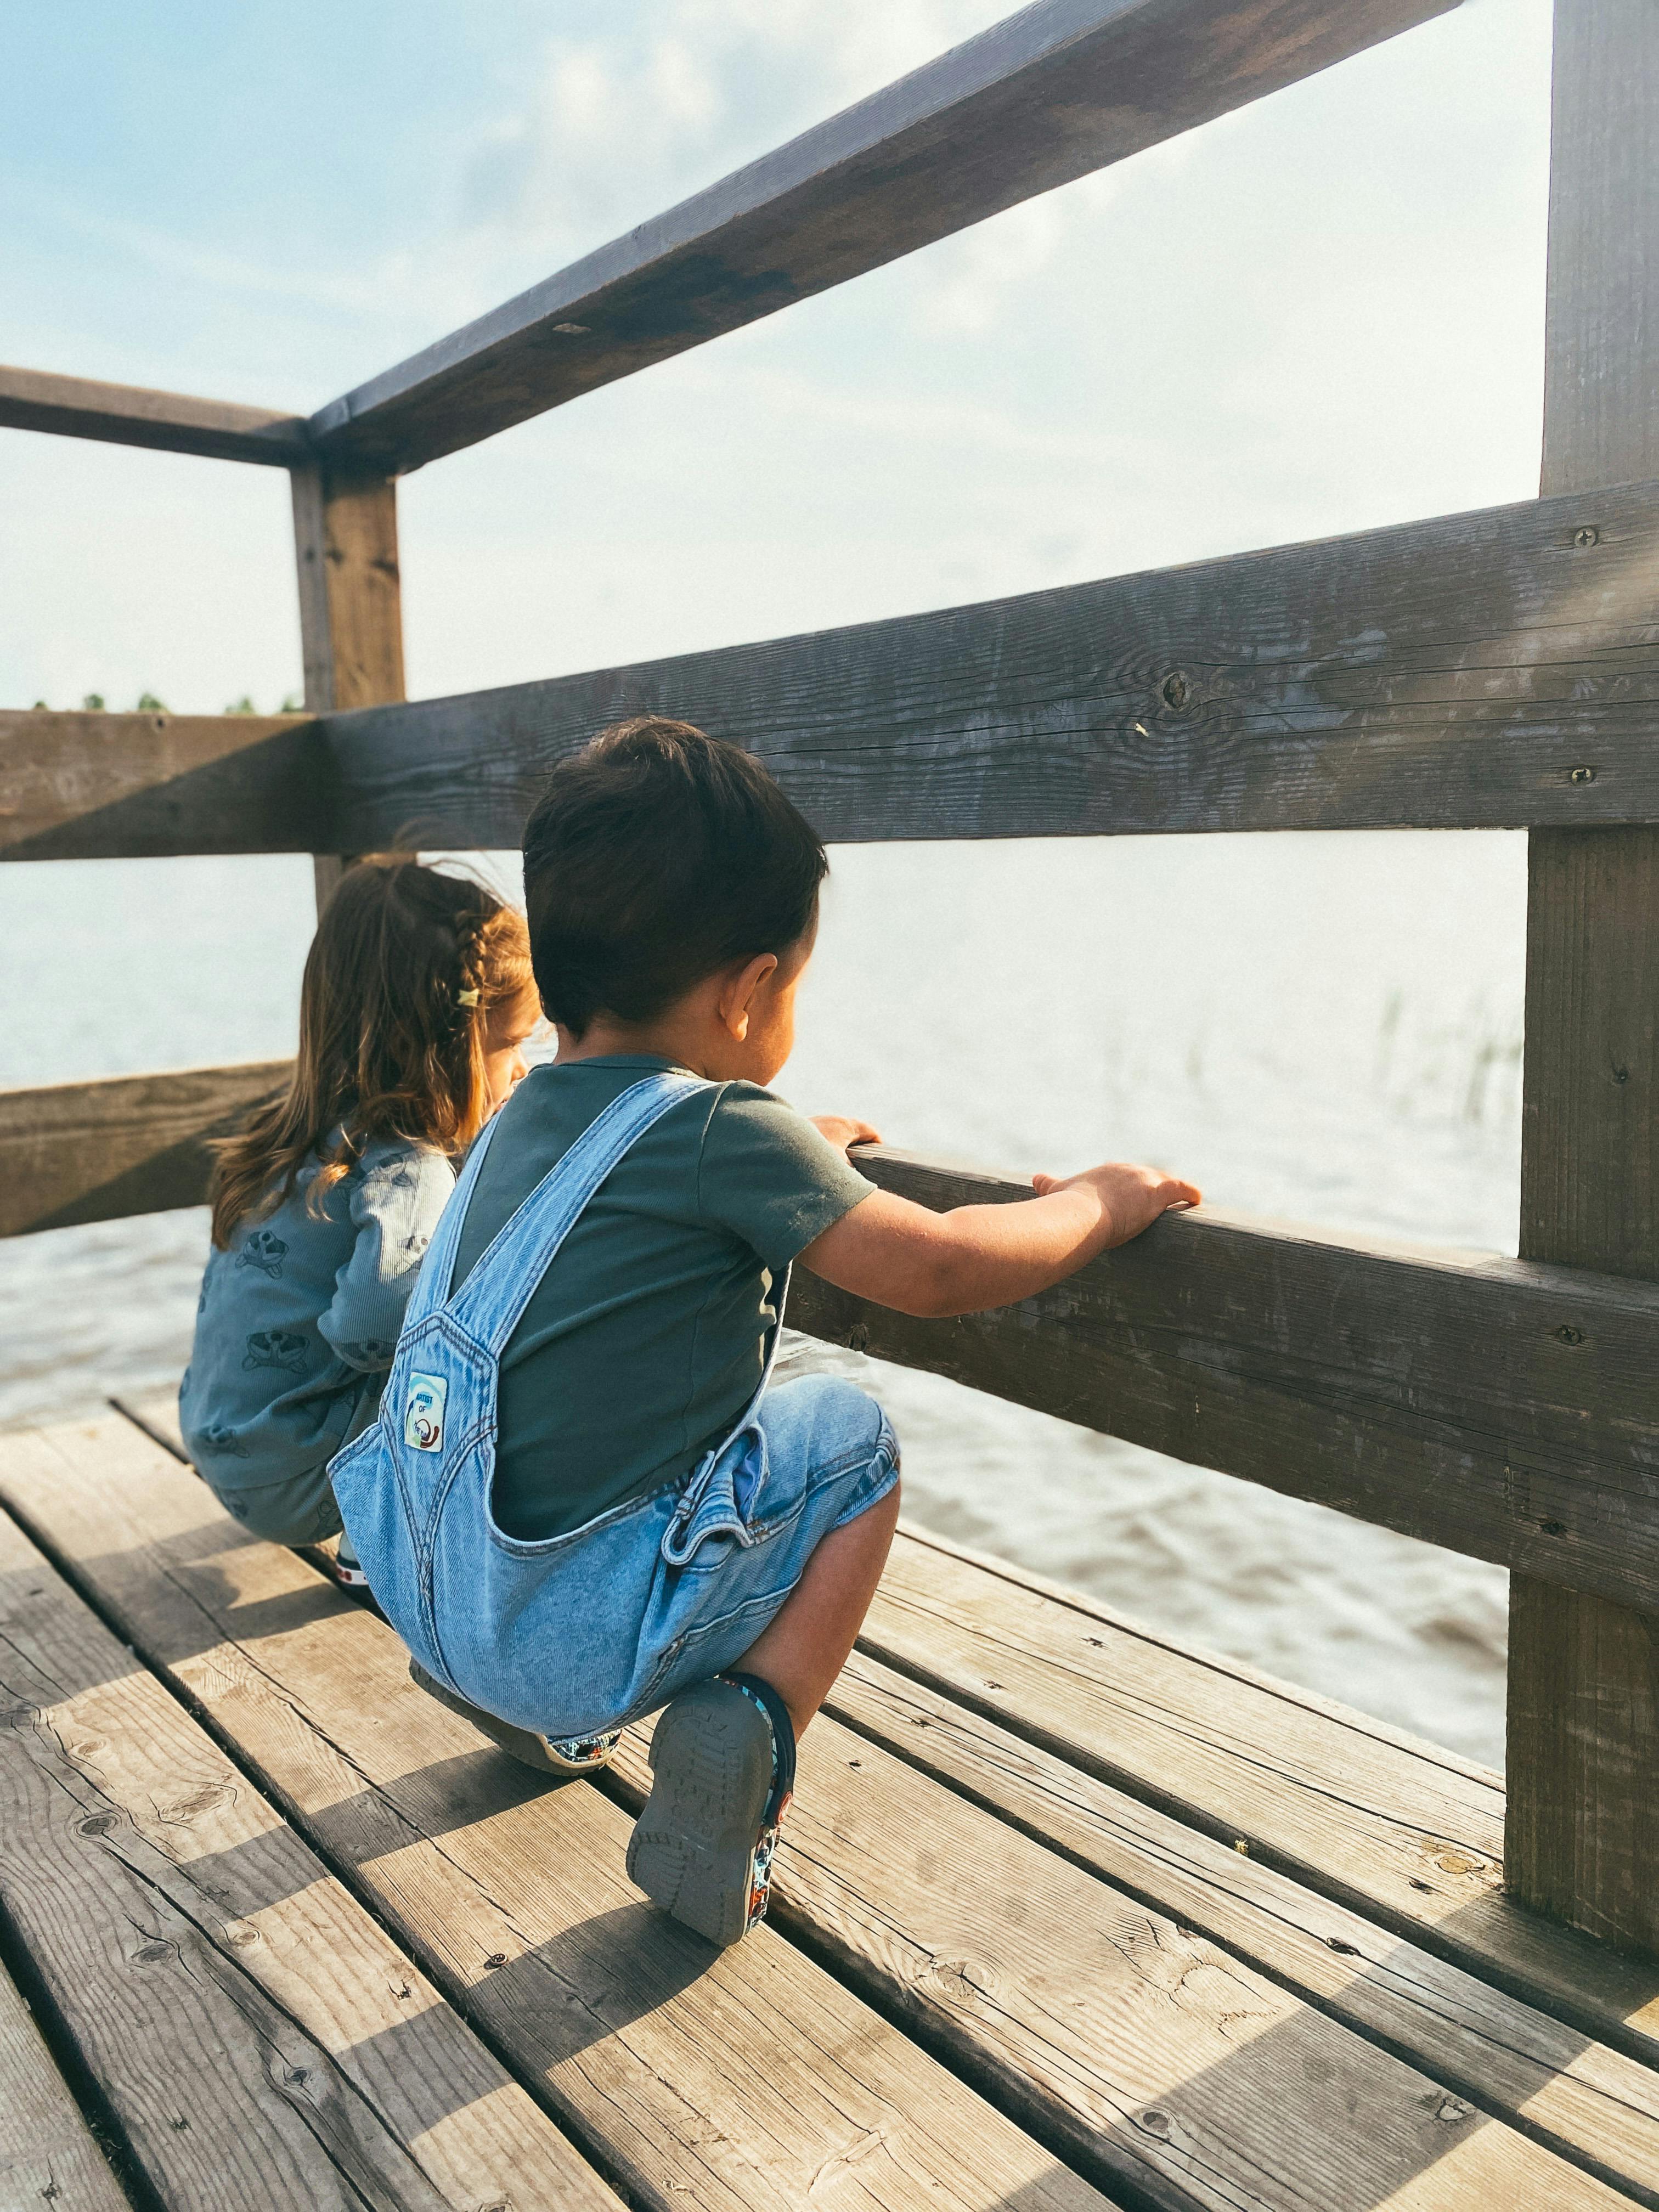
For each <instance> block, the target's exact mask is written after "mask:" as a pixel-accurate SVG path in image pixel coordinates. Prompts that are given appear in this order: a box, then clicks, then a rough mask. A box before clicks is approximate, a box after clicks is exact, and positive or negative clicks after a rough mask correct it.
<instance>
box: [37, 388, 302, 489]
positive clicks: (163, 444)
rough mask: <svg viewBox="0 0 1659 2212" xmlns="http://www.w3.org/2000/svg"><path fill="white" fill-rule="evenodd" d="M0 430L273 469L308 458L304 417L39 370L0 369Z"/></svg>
mask: <svg viewBox="0 0 1659 2212" xmlns="http://www.w3.org/2000/svg"><path fill="white" fill-rule="evenodd" d="M0 428H7V429H12V430H46V431H51V432H52V433H53V434H54V435H57V436H58V437H61V438H96V439H100V440H101V441H103V442H104V443H105V444H106V445H112V446H149V447H155V448H156V449H157V450H159V451H161V452H162V453H199V454H203V455H204V456H205V457H206V458H208V459H210V460H220V461H263V462H264V463H266V464H267V465H270V466H271V467H274V468H292V467H294V466H295V465H297V464H299V463H301V462H304V461H307V460H308V459H311V457H312V448H311V441H310V437H309V435H308V434H307V428H306V423H305V418H304V416H299V415H283V414H279V413H277V412H276V410H273V409H271V408H269V407H243V406H239V405H236V404H234V403H233V402H231V401H228V400H224V399H194V398H188V397H186V396H185V394H184V393H183V392H149V391H145V390H144V389H143V388H142V387H141V386H137V385H132V384H95V383H94V382H93V380H91V379H90V378H89V377H84V376H54V375H52V374H50V373H49V372H48V371H46V370H45V369H39V368H3V367H0Z"/></svg>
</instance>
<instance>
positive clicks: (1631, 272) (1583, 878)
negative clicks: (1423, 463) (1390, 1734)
mask: <svg viewBox="0 0 1659 2212" xmlns="http://www.w3.org/2000/svg"><path fill="white" fill-rule="evenodd" d="M1555 39H1556V46H1555V67H1554V78H1553V82H1554V91H1553V115H1552V124H1551V182H1550V247H1549V286H1548V294H1547V317H1546V342H1545V406H1544V468H1543V489H1544V490H1545V491H1546V492H1547V493H1553V492H1566V493H1570V494H1574V495H1579V494H1582V495H1583V496H1584V497H1585V499H1586V501H1587V502H1588V501H1594V500H1595V499H1596V498H1598V497H1600V496H1601V486H1603V485H1605V484H1608V483H1619V482H1622V481H1624V480H1626V479H1627V478H1629V477H1635V476H1644V475H1647V474H1648V473H1650V471H1653V470H1655V469H1659V402H1656V398H1655V392H1656V386H1659V17H1656V15H1655V12H1654V10H1653V9H1651V8H1650V7H1646V6H1644V5H1643V4H1642V0H1558V5H1557V8H1556V16H1555ZM1521 1183H1522V1198H1521V1220H1522V1229H1521V1236H1522V1243H1521V1249H1522V1251H1523V1252H1524V1253H1526V1254H1528V1255H1529V1256H1531V1257H1534V1258H1536V1259H1541V1260H1559V1261H1569V1262H1571V1263H1572V1264H1573V1265H1575V1266H1577V1267H1595V1268H1599V1269H1601V1270H1604V1271H1605V1272H1607V1273H1613V1274H1629V1275H1637V1276H1642V1277H1646V1278H1653V1277H1656V1276H1659V830H1656V829H1627V830H1623V831H1619V832H1613V831H1608V830H1601V831H1599V832H1594V833H1592V832H1590V831H1589V830H1584V829H1550V830H1549V831H1548V832H1547V833H1541V834H1537V835H1534V838H1533V841H1532V845H1531V851H1530V866H1529V879H1528V929H1527V1050H1526V1062H1525V1071H1524V1085H1523V1110H1522V1170H1521ZM1621 1595H1622V1594H1621V1593H1619V1592H1612V1593H1607V1592H1600V1593H1595V1594H1587V1593H1584V1592H1576V1593H1569V1592H1566V1591H1564V1590H1562V1589H1559V1587H1552V1586H1550V1585H1548V1584H1547V1583H1544V1582H1541V1581H1539V1580H1536V1579H1534V1577H1532V1576H1531V1575H1529V1574H1528V1575H1522V1576H1520V1577H1517V1578H1516V1581H1515V1582H1514V1583H1513V1584H1512V1585H1511V1588H1510V1711H1509V1764H1510V1834H1509V1870H1510V1881H1511V1883H1512V1884H1513V1886H1514V1888H1515V1893H1516V1896H1517V1897H1520V1898H1522V1899H1525V1900H1526V1901H1527V1902H1528V1903H1529V1904H1532V1905H1538V1906H1541V1907H1542V1908H1543V1909H1544V1910H1545V1911H1550V1912H1554V1913H1559V1915H1561V1917H1563V1918H1565V1919H1567V1920H1570V1921H1571V1922H1573V1923H1575V1925H1577V1926H1578V1927H1582V1928H1588V1929H1591V1930H1592V1931H1593V1932H1594V1933H1595V1934H1596V1935H1598V1936H1605V1937H1607V1938H1608V1939H1609V1940H1611V1941H1613V1942H1620V1943H1625V1944H1630V1945H1634V1946H1638V1947H1640V1948H1643V1949H1644V1950H1646V1951H1648V1952H1650V1953H1653V1954H1659V1820H1656V1818H1655V1808H1656V1806H1659V1607H1656V1606H1655V1605H1654V1603H1653V1601H1651V1600H1647V1601H1644V1604H1643V1607H1642V1609H1641V1610H1639V1611H1637V1610H1632V1608H1631V1607H1630V1606H1629V1605H1628V1604H1626V1603H1611V1602H1608V1599H1609V1597H1613V1598H1617V1597H1620V1596H1621Z"/></svg>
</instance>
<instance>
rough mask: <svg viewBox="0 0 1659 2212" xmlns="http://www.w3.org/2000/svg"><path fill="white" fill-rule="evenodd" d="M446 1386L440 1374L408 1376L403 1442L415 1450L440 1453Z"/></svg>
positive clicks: (447, 1392)
mask: <svg viewBox="0 0 1659 2212" xmlns="http://www.w3.org/2000/svg"><path fill="white" fill-rule="evenodd" d="M448 1395H449V1385H448V1383H447V1382H446V1381H445V1380H444V1378H443V1376H441V1375H411V1376H410V1378H409V1397H408V1400H407V1401H406V1402H405V1404H404V1443H406V1444H408V1445H410V1447H411V1448H412V1449H414V1450H416V1451H441V1449H443V1441H444V1401H445V1399H446V1398H447V1397H448Z"/></svg>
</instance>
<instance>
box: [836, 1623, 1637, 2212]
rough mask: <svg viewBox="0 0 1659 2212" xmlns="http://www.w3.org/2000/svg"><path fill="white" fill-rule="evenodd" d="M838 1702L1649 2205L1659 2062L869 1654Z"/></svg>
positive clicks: (885, 1741)
mask: <svg viewBox="0 0 1659 2212" xmlns="http://www.w3.org/2000/svg"><path fill="white" fill-rule="evenodd" d="M826 1710H827V1711H829V1713H830V1714H831V1715H832V1716H833V1717H835V1718H836V1719H837V1720H840V1721H842V1722H844V1723H846V1724H847V1725H848V1727H849V1728H850V1729H854V1730H855V1731H856V1732H857V1733H858V1734H859V1735H862V1736H867V1737H869V1739H870V1740H871V1741H872V1742H874V1743H878V1744H880V1745H881V1746H883V1747H884V1748H885V1749H886V1750H888V1751H890V1752H893V1753H896V1755H897V1756H898V1757H899V1758H901V1759H904V1760H905V1761H906V1762H907V1763H908V1765H912V1766H915V1767H917V1768H919V1769H920V1770H921V1771H922V1772H923V1773H925V1774H929V1775H932V1776H933V1777H934V1778H936V1779H938V1780H939V1781H942V1782H944V1783H945V1784H948V1785H949V1786H950V1787H951V1788H952V1789H955V1790H960V1791H961V1792H963V1795H965V1796H967V1797H969V1799H970V1800H971V1801H972V1802H974V1803H975V1804H976V1805H981V1806H984V1807H985V1808H987V1809H988V1810H991V1811H994V1812H995V1813H996V1814H999V1815H1000V1817H1001V1818H1002V1819H1004V1820H1010V1821H1012V1823H1013V1824H1014V1826H1017V1827H1018V1828H1020V1829H1021V1830H1023V1832H1024V1833H1025V1834H1027V1835H1029V1836H1032V1837H1034V1838H1036V1840H1037V1841H1038V1842H1040V1843H1042V1844H1046V1845H1047V1846H1048V1848H1050V1849H1051V1850H1057V1851H1059V1852H1060V1853H1061V1854H1062V1855H1063V1856H1064V1857H1067V1858H1069V1859H1071V1860H1072V1861H1073V1863H1074V1864H1076V1865H1079V1866H1082V1867H1085V1868H1086V1869H1088V1870H1089V1871H1090V1872H1091V1873H1094V1874H1097V1875H1100V1876H1101V1877H1102V1878H1103V1880H1105V1881H1110V1882H1112V1883H1114V1884H1115V1885H1116V1886H1117V1887H1120V1888H1121V1889H1122V1890H1123V1891H1124V1892H1125V1893H1127V1894H1128V1895H1129V1896H1131V1897H1133V1898H1136V1899H1139V1901H1140V1902H1141V1903H1142V1904H1144V1905H1152V1906H1153V1907H1154V1908H1155V1909H1156V1910H1157V1911H1159V1912H1162V1913H1166V1914H1167V1915H1168V1916H1169V1917H1170V1919H1172V1920H1173V1921H1174V1922H1175V1923H1176V1925H1177V1926H1178V1927H1180V1928H1182V1929H1195V1930H1196V1931H1197V1932H1198V1934H1199V1935H1200V1936H1207V1937H1209V1938H1211V1939H1212V1940H1213V1941H1214V1942H1218V1943H1220V1944H1222V1945H1224V1946H1225V1947H1226V1948H1227V1949H1228V1950H1230V1951H1231V1952H1232V1953H1233V1954H1235V1955H1236V1956H1237V1957H1238V1958H1241V1959H1243V1960H1245V1961H1246V1962H1247V1963H1248V1964H1249V1965H1250V1966H1255V1967H1258V1968H1260V1969H1261V1971H1262V1972H1265V1973H1267V1975H1268V1976H1269V1977H1270V1978H1272V1979H1273V1980H1274V1981H1276V1982H1279V1983H1281V1984H1284V1985H1285V1987H1287V1988H1289V1989H1292V1990H1296V1991H1297V1993H1298V1994H1299V1995H1301V1996H1304V1997H1306V1998H1307V1999H1308V2000H1309V2001H1310V2002H1312V2003H1314V2004H1316V2005H1317V2006H1318V2007H1319V2008H1321V2009H1322V2010H1323V2011H1327V2012H1328V2013H1330V2014H1331V2015H1333V2016H1334V2018H1335V2019H1337V2020H1340V2021H1344V2022H1345V2023H1346V2025H1347V2026H1349V2027H1352V2028H1355V2029H1357V2030H1358V2032H1359V2033H1361V2034H1363V2035H1365V2036H1367V2037H1370V2038H1371V2039H1374V2040H1375V2041H1376V2042H1378V2043H1381V2044H1382V2045H1383V2047H1384V2048H1385V2049H1388V2050H1391V2051H1394V2052H1395V2054H1396V2055H1397V2056H1399V2057H1402V2058H1404V2059H1406V2060H1407V2062H1408V2063H1411V2064H1413V2065H1415V2066H1418V2067H1420V2068H1422V2069H1425V2071H1426V2072H1428V2073H1430V2074H1431V2075H1433V2076H1434V2077H1435V2079H1436V2080H1437V2081H1443V2082H1445V2083H1446V2084H1447V2086H1448V2087H1450V2088H1451V2089H1453V2090H1454V2091H1455V2093H1457V2094H1458V2095H1459V2096H1460V2097H1464V2098H1467V2099H1468V2100H1470V2101H1471V2102H1472V2103H1474V2104H1475V2105H1477V2106H1480V2107H1481V2108H1482V2109H1483V2110H1485V2111H1487V2112H1493V2113H1495V2114H1496V2115H1497V2116H1498V2118H1503V2119H1505V2120H1508V2121H1510V2122H1511V2123H1513V2124H1516V2125H1518V2126H1520V2127H1522V2129H1523V2130H1526V2131H1527V2132H1528V2133H1530V2134H1533V2135H1535V2136H1538V2137H1539V2138H1540V2139H1541V2141H1543V2142H1547V2144H1549V2146H1550V2147H1551V2148H1553V2149H1555V2150H1557V2151H1559V2152H1560V2153H1561V2154H1563V2155H1564V2156H1565V2157H1568V2158H1571V2160H1573V2161H1574V2162H1575V2163H1576V2164H1578V2165H1581V2166H1584V2167H1585V2168H1586V2169H1587V2170H1588V2171H1589V2172H1592V2173H1596V2174H1599V2175H1600V2177H1601V2179H1603V2180H1604V2181H1607V2182H1609V2183H1611V2184H1612V2185H1614V2186H1615V2187H1618V2188H1620V2189H1623V2190H1625V2191H1626V2192H1627V2193H1628V2194H1629V2195H1631V2196H1632V2197H1635V2198H1636V2199H1637V2200H1638V2202H1639V2203H1645V2204H1649V2205H1654V2204H1659V2073H1656V2072H1655V2071H1654V2070H1653V2069H1651V2068H1650V2067H1647V2066H1644V2065H1641V2064H1639V2063H1637V2062H1636V2061H1635V2060H1633V2059H1632V2058H1628V2057H1625V2056H1624V2055H1623V2054H1622V2053H1620V2052H1618V2051H1611V2050H1609V2049H1608V2048H1607V2045H1605V2044H1601V2043H1596V2042H1594V2041H1589V2040H1587V2039H1586V2038H1585V2036H1584V2035H1583V2032H1582V2031H1581V2030H1579V2029H1577V2028H1575V2027H1568V2026H1566V2025H1565V2023H1564V2022H1562V2021H1558V2020H1555V2019H1553V2017H1552V2016H1551V2015H1549V2014H1547V2013H1544V2012H1541V2011H1539V2010H1538V2009H1537V2008H1535V2007H1534V2006H1531V2005H1527V2004H1523V2003H1522V2002H1520V2001H1519V2000H1518V1999H1516V1998H1514V1997H1511V1996H1508V1995H1507V1994H1506V1993H1505V1992H1504V1991H1503V1990H1498V1989H1495V1988H1493V1987H1492V1985H1491V1984H1489V1983H1486V1982H1483V1981H1480V1980H1478V1979H1477V1978H1475V1976H1474V1975H1473V1974H1469V1973H1466V1972H1463V1971H1462V1969H1461V1968H1459V1967H1456V1966H1451V1965H1449V1963H1448V1962H1447V1961H1446V1960H1443V1959H1438V1958H1436V1957H1435V1956H1434V1955H1433V1954H1431V1953H1430V1952H1428V1951H1425V1950H1424V1949H1423V1948H1422V1947H1421V1946H1420V1945H1419V1944H1415V1943H1411V1942H1405V1941H1402V1939H1401V1937H1400V1936H1397V1935H1395V1934H1393V1933H1391V1932H1390V1931H1389V1930H1387V1929H1383V1928H1382V1927H1380V1926H1379V1925H1378V1924H1377V1923H1376V1921H1374V1920H1371V1919H1368V1918H1364V1917H1362V1916H1361V1915H1359V1914H1358V1913H1356V1912H1351V1911H1346V1909H1345V1908H1344V1907H1343V1906H1341V1905H1336V1904H1334V1903H1333V1902H1332V1900H1331V1899H1328V1898H1327V1897H1322V1896H1321V1895H1320V1894H1318V1893H1316V1891H1313V1890H1310V1889H1307V1888H1304V1887H1303V1885H1302V1884H1301V1883H1299V1882H1297V1881H1291V1880H1290V1878H1289V1877H1288V1876H1286V1875H1282V1874H1279V1873H1278V1872H1276V1871H1275V1870H1274V1869H1273V1868H1271V1867H1267V1866H1263V1865H1261V1864H1260V1863H1258V1862H1257V1861H1256V1860H1255V1859H1253V1858H1251V1857H1249V1855H1248V1854H1247V1853H1244V1852H1241V1851H1238V1850H1234V1849H1233V1848H1232V1846H1231V1844H1225V1843H1221V1842H1219V1841H1218V1840H1217V1839H1216V1838H1213V1837H1210V1836H1206V1835H1205V1834H1203V1833H1202V1832H1200V1831H1199V1830H1198V1829H1195V1828H1191V1827H1188V1826H1186V1825H1184V1823H1182V1822H1181V1821H1179V1820H1172V1819H1171V1818H1170V1816H1169V1815H1168V1814H1164V1813H1160V1812H1158V1810H1157V1809H1156V1808H1154V1807H1152V1806H1149V1805H1145V1804H1142V1803H1141V1802H1139V1800H1138V1799H1136V1798H1134V1797H1131V1796H1128V1795H1127V1793H1126V1792H1125V1791H1123V1790H1115V1789H1114V1788H1113V1787H1112V1786H1111V1785H1110V1784H1109V1783H1105V1782H1102V1781H1100V1780H1099V1779H1098V1778H1096V1777H1095V1776H1093V1775H1090V1774H1086V1773H1085V1772H1083V1771H1081V1770H1079V1768H1077V1767H1075V1766H1072V1765H1068V1764H1067V1763H1066V1761H1065V1760H1064V1759H1058V1758H1056V1757H1054V1754H1053V1753H1049V1752H1046V1751H1042V1750H1041V1749H1039V1748H1038V1747H1036V1745H1035V1744H1031V1743H1028V1742H1026V1741H1024V1740H1023V1739H1022V1738H1021V1737H1019V1736H1017V1735H1012V1733H1011V1732H1010V1731H1009V1730H1008V1729H1003V1728H999V1727H998V1726H997V1725H996V1723H994V1722H993V1721H989V1720H987V1719H986V1718H984V1717H983V1716H981V1715H980V1714H977V1713H973V1712H970V1711H969V1710H968V1709H967V1708H966V1707H965V1706H963V1705H958V1704H957V1703H956V1701H955V1700H954V1699H950V1698H947V1697H945V1696H943V1695H941V1694H940V1693H939V1692H937V1691H935V1690H932V1689H930V1688H928V1687H927V1686H926V1685H925V1684H922V1683H918V1682H914V1681H912V1680H909V1679H908V1677H906V1676H904V1675H902V1674H895V1673H894V1672H893V1671H892V1670H891V1669H890V1668H886V1667H883V1666H882V1665H880V1664H879V1662H877V1661H874V1660H872V1659H869V1658H866V1657H865V1656H864V1655H863V1654H861V1653H855V1654H854V1656H853V1658H852V1660H851V1661H850V1662H848V1666H847V1668H846V1670H845V1671H844V1673H843V1674H842V1677H841V1680H839V1682H837V1684H836V1687H835V1689H834V1691H833V1692H831V1695H830V1699H829V1705H828V1707H827V1708H826Z"/></svg>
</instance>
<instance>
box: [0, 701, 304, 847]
mask: <svg viewBox="0 0 1659 2212" xmlns="http://www.w3.org/2000/svg"><path fill="white" fill-rule="evenodd" d="M332 775H333V770H332V759H331V754H330V752H329V750H328V748H327V746H326V744H325V743H324V742H323V740H322V738H321V735H320V732H319V725H318V723H317V722H316V721H315V720H314V719H313V718H312V717H310V716H308V715H304V714H53V713H49V712H46V711H45V710H43V709H39V708H37V709H35V710H33V711H22V712H16V711H12V712H6V711H0V860H141V859H144V858H147V857H149V856H151V855H155V854H172V853H189V852H213V853H233V852H241V853H309V852H312V851H313V850H314V849H315V848H316V847H317V846H318V845H319V843H320V842H325V840H326V839H327V837H328V836H329V835H330V834H331V831H330V824H331V819H332V816H333V813H334V807H333V805H332V803H331V797H332Z"/></svg>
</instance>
